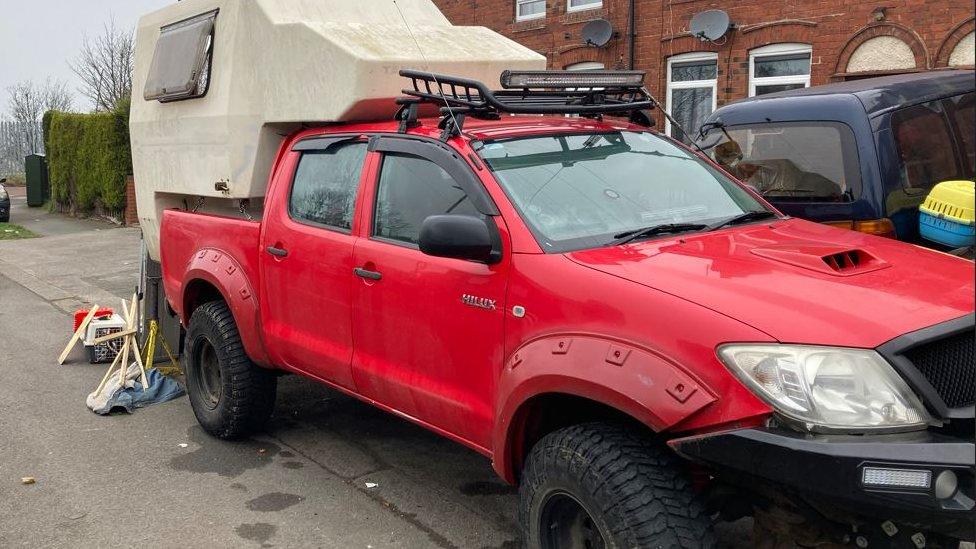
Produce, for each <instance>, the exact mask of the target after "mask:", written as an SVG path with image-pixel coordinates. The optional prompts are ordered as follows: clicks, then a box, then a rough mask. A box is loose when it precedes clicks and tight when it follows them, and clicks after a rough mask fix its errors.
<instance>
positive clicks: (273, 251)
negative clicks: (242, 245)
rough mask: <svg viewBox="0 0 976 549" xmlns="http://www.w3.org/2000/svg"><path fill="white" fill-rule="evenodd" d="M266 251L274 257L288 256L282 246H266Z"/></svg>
mask: <svg viewBox="0 0 976 549" xmlns="http://www.w3.org/2000/svg"><path fill="white" fill-rule="evenodd" d="M267 250H268V253H269V254H271V255H273V256H275V257H288V250H286V249H284V248H276V247H274V246H268V248H267Z"/></svg>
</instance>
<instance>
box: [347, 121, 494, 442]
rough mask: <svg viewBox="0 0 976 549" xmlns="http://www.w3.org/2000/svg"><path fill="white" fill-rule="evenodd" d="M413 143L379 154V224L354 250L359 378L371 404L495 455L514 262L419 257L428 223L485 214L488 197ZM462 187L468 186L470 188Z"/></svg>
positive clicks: (458, 169) (462, 168)
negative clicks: (433, 218) (498, 384)
mask: <svg viewBox="0 0 976 549" xmlns="http://www.w3.org/2000/svg"><path fill="white" fill-rule="evenodd" d="M398 141H402V140H398ZM413 145H415V146H411V147H407V148H408V149H410V150H411V151H412V152H409V153H407V152H402V151H401V152H395V151H383V152H382V160H381V164H380V168H379V174H378V178H377V181H376V183H375V187H374V188H373V189H372V191H373V192H372V193H370V194H368V195H367V197H368V200H369V202H368V204H371V207H370V208H369V209H371V210H372V212H373V215H372V220H371V222H370V223H368V224H367V227H366V230H367V231H368V235H364V237H363V238H361V239H360V240H359V241H358V243H357V245H356V250H355V252H354V265H355V267H356V269H358V271H357V274H353V273H350V274H351V275H352V276H354V277H355V280H354V281H353V292H352V311H353V312H352V318H353V339H354V340H355V342H356V345H355V352H354V355H353V360H352V365H353V378H354V380H355V383H356V387H357V389H358V390H359V391H360V392H361V393H362V394H364V395H365V396H367V397H369V398H372V399H374V400H376V401H379V402H381V403H383V404H385V405H387V406H389V407H391V408H394V409H396V410H397V411H399V412H401V413H403V414H406V415H408V416H411V417H413V418H416V419H419V420H420V421H422V422H424V423H426V424H428V425H430V426H433V427H435V428H438V429H440V430H442V431H446V432H447V433H449V434H452V435H454V436H455V437H456V438H458V439H461V440H462V441H463V442H468V443H469V444H472V445H476V446H481V447H488V446H489V445H490V442H489V441H490V432H491V423H492V421H493V407H494V401H493V398H494V397H493V395H494V386H495V382H494V380H495V379H496V378H497V375H498V369H499V368H500V367H501V365H502V362H503V360H504V354H503V353H504V350H503V321H504V303H505V290H506V284H507V281H508V276H507V275H508V258H504V259H503V260H502V261H501V262H499V263H496V264H492V265H486V264H484V263H478V262H473V261H466V260H460V259H450V258H442V257H433V256H429V255H426V254H424V253H423V252H421V251H420V249H419V247H418V237H419V233H420V225H421V224H422V223H423V220H424V219H426V218H427V217H428V216H430V215H436V214H447V213H453V214H465V215H473V216H482V215H483V214H482V213H481V211H479V204H481V206H482V207H484V205H483V203H479V202H478V200H479V199H480V200H483V199H484V197H486V196H487V194H484V195H483V196H481V197H478V199H474V200H473V199H472V196H471V195H470V194H469V193H468V192H466V190H465V187H464V185H463V184H462V183H461V182H460V181H459V179H460V178H462V177H471V179H472V180H474V181H476V182H477V185H479V186H480V185H481V183H480V181H477V178H475V177H474V176H473V174H471V173H470V168H468V166H467V165H466V164H463V163H461V162H460V161H459V160H457V159H456V157H450V156H446V155H443V154H438V152H439V151H438V150H437V146H436V145H431V144H425V143H414V144H413ZM451 161H453V162H455V163H453V164H452V163H451ZM465 183H467V184H468V186H469V188H470V185H471V180H467V181H465ZM481 190H482V191H483V190H484V189H483V187H481ZM489 222H492V223H493V222H494V221H493V220H492V219H489ZM465 295H468V296H474V297H477V298H481V299H478V300H472V299H470V298H464V296H465ZM475 303H476V304H475Z"/></svg>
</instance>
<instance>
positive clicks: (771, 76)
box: [749, 44, 812, 97]
mask: <svg viewBox="0 0 976 549" xmlns="http://www.w3.org/2000/svg"><path fill="white" fill-rule="evenodd" d="M811 52H812V49H811V48H810V46H809V45H807V44H771V45H769V46H763V47H761V48H756V49H754V50H752V51H751V52H749V96H750V97H752V96H754V95H763V94H766V93H775V92H781V91H786V90H795V89H797V88H806V87H809V86H810V56H811Z"/></svg>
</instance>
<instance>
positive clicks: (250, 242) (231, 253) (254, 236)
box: [160, 210, 269, 365]
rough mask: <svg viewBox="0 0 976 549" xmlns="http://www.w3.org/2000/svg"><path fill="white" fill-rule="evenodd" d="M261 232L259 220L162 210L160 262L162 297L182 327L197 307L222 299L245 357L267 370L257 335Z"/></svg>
mask: <svg viewBox="0 0 976 549" xmlns="http://www.w3.org/2000/svg"><path fill="white" fill-rule="evenodd" d="M260 233H261V224H260V223H259V222H258V221H246V220H243V219H236V218H231V217H223V216H218V215H211V214H204V213H194V212H187V211H183V210H166V211H164V212H163V221H162V224H161V230H160V239H161V242H162V243H163V246H161V257H160V259H161V262H162V272H163V287H164V288H165V290H166V298H167V300H168V301H169V304H170V307H172V308H173V310H174V311H176V313H177V314H178V315H179V317H180V320H181V322H182V323H183V325H184V326H187V325H189V321H190V316H191V315H192V314H193V309H194V308H195V307H196V306H197V305H199V304H201V303H204V302H206V301H210V300H212V299H216V298H222V299H224V300H225V301H226V302H227V303H228V305H229V306H230V309H231V311H232V312H233V314H234V319H235V321H236V323H237V326H238V329H239V330H240V333H241V340H242V342H243V343H244V348H245V350H246V351H247V353H248V355H249V356H250V357H251V359H252V360H254V361H255V362H258V363H259V364H263V365H268V364H269V361H268V358H267V353H266V351H265V349H264V343H263V339H262V337H261V332H260V314H259V298H258V291H260V290H259V289H260V284H259V280H258V276H259V275H258V245H259V240H260ZM218 294H219V295H218Z"/></svg>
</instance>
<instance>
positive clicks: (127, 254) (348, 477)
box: [0, 219, 752, 548]
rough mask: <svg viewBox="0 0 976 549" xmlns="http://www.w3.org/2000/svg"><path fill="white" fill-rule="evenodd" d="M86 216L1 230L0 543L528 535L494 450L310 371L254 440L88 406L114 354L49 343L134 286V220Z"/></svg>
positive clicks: (741, 534) (733, 539)
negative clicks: (8, 234) (491, 456)
mask: <svg viewBox="0 0 976 549" xmlns="http://www.w3.org/2000/svg"><path fill="white" fill-rule="evenodd" d="M56 221H57V222H62V221H63V220H43V219H42V220H41V221H39V222H38V223H42V224H43V223H46V224H47V225H46V226H49V227H50V226H55V225H56ZM15 222H17V221H15ZM75 227H76V230H75V231H74V232H68V233H61V234H51V233H49V235H48V236H44V237H42V238H38V239H32V240H22V241H15V242H4V243H0V547H3V548H7V547H131V546H134V545H150V546H153V547H271V546H275V547H472V548H482V547H514V546H516V538H515V495H514V493H515V492H514V489H513V488H511V487H509V486H506V485H504V484H503V483H501V482H500V481H499V480H498V479H497V477H496V476H495V474H494V472H493V470H492V469H491V467H490V464H489V463H488V461H487V460H486V459H485V458H484V457H482V456H481V455H479V454H476V453H474V452H472V451H469V450H467V449H465V448H463V447H461V446H459V445H457V444H454V443H452V442H449V441H447V440H445V439H443V438H440V437H438V436H436V435H434V434H432V433H430V432H428V431H426V430H424V429H421V428H419V427H416V426H414V425H412V424H410V423H408V422H406V421H404V420H401V419H399V418H396V417H394V416H391V415H389V414H386V413H384V412H381V411H379V410H376V409H374V408H371V407H369V406H367V405H365V404H362V403H360V402H358V401H356V400H354V399H351V398H348V397H345V396H342V395H340V394H337V393H335V392H333V391H331V390H329V389H326V388H325V387H323V386H321V385H319V384H316V383H314V382H311V381H308V380H305V379H301V378H298V377H294V376H289V377H284V378H282V379H281V383H280V385H279V389H278V403H279V404H278V407H277V410H276V413H275V416H274V418H273V420H272V422H271V424H270V425H269V427H268V430H267V432H266V433H264V434H262V435H260V436H256V437H254V438H253V439H251V440H247V441H242V442H234V443H231V442H222V441H218V440H215V439H213V438H210V437H209V436H207V435H206V434H204V433H203V432H202V431H201V430H200V428H199V427H198V426H197V425H196V421H195V419H194V417H193V414H192V411H191V410H190V407H189V403H188V401H187V400H186V398H180V399H177V400H175V401H172V402H169V403H165V404H161V405H157V406H153V407H150V408H146V409H143V410H139V411H137V412H135V413H134V414H132V415H114V416H110V417H99V416H96V415H94V414H92V413H91V412H89V411H88V410H87V408H86V407H85V404H84V400H85V396H86V395H87V394H88V392H89V391H91V390H92V389H93V388H94V386H95V385H96V384H97V382H98V380H99V379H100V377H101V374H102V373H103V371H104V366H102V365H89V364H87V362H86V361H85V360H84V358H83V355H82V352H81V351H80V349H76V351H75V352H74V353H73V354H72V355H71V356H70V357H69V359H68V361H67V363H66V364H65V365H64V366H60V367H59V366H57V364H56V361H55V357H56V356H57V355H58V353H59V352H60V350H61V348H62V347H63V345H64V344H65V342H66V340H67V339H68V337H69V335H70V329H71V324H70V317H69V316H68V314H67V313H68V312H69V311H70V310H72V307H74V306H75V304H77V303H80V304H84V303H86V302H90V300H91V299H96V298H97V299H107V298H112V299H115V298H116V297H121V296H124V295H127V294H128V293H131V287H132V286H133V285H134V279H135V276H136V273H137V272H138V266H137V265H136V264H133V261H132V258H133V257H137V256H138V231H136V230H134V229H104V228H102V227H99V228H98V229H99V230H98V231H97V232H96V231H95V229H91V228H85V227H86V226H84V225H82V226H79V225H75ZM92 258H98V259H97V261H95V260H93V259H92ZM95 294H97V295H95ZM26 476H32V477H35V478H36V483H35V484H30V485H23V484H21V483H20V479H21V477H26ZM749 530H750V526H749V523H748V521H742V522H740V523H737V524H735V525H731V526H730V525H723V526H722V527H721V530H720V532H721V536H722V538H723V539H724V540H725V542H726V544H727V545H728V546H734V547H750V546H752V542H751V539H750V536H749Z"/></svg>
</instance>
